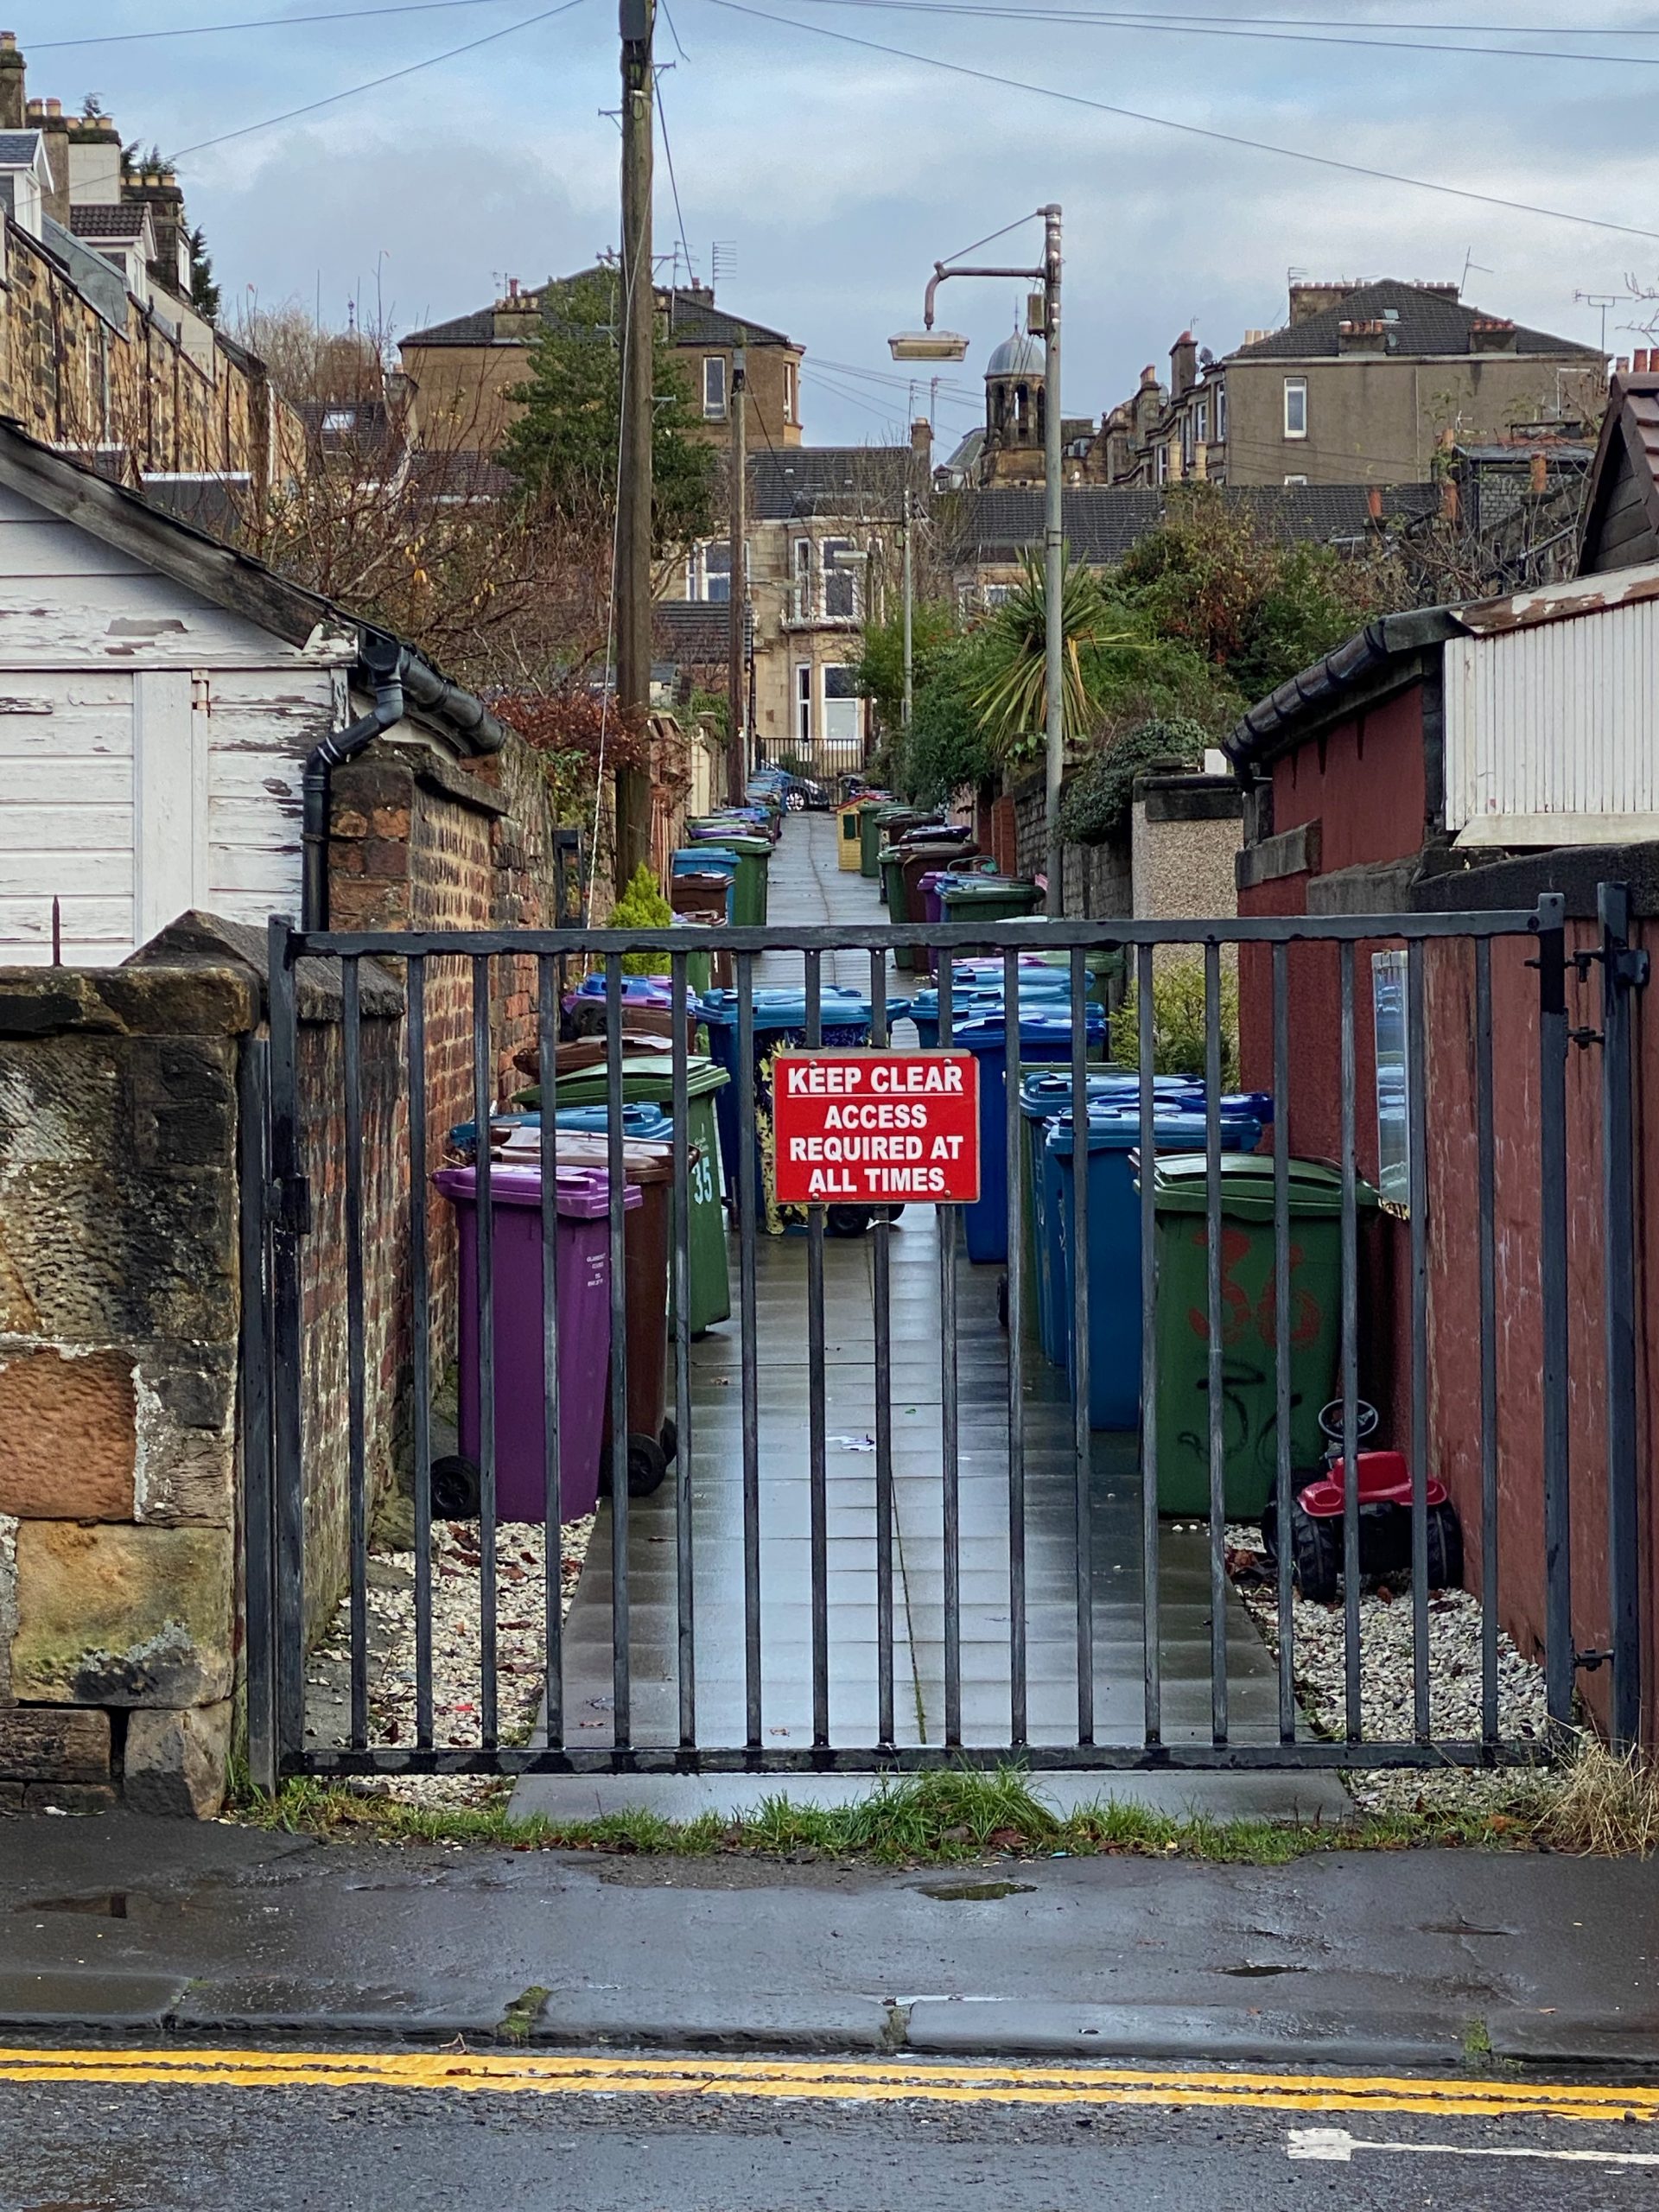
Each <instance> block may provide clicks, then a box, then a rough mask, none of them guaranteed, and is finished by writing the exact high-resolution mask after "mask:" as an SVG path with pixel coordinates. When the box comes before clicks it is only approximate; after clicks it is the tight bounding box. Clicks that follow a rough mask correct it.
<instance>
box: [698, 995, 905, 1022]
mask: <svg viewBox="0 0 1659 2212" xmlns="http://www.w3.org/2000/svg"><path fill="white" fill-rule="evenodd" d="M818 1005H819V1013H820V1015H821V1017H822V1020H823V1025H824V1027H826V1028H831V1027H835V1028H851V1027H857V1026H858V1025H859V1024H860V1023H862V1022H867V1021H868V1020H869V1019H870V1014H871V1007H870V1001H868V998H865V997H864V996H863V995H861V993H859V992H857V991H848V990H840V989H836V988H834V987H833V986H826V987H825V988H824V989H823V991H822V992H821V993H820V995H819V1001H818ZM696 1010H697V1012H698V1014H700V1015H702V1018H703V1020H706V1021H718V1022H720V1023H721V1024H723V1025H726V1026H728V1027H729V1026H734V1024H735V1023H736V1020H737V993H736V992H735V991H734V990H715V991H705V992H704V993H703V995H702V997H701V998H700V999H699V1000H698V1001H697V1005H696ZM909 1011H910V1001H909V1000H908V999H902V998H899V999H895V998H890V999H889V1000H888V1001H887V1019H888V1020H889V1021H896V1020H898V1019H899V1015H900V1014H908V1013H909ZM805 1024H806V993H805V992H804V990H800V991H797V990H787V989H775V990H759V991H756V992H755V994H754V1026H755V1027H756V1028H757V1029H800V1028H804V1027H805Z"/></svg>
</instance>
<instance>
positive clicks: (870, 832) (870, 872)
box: [858, 798, 893, 883]
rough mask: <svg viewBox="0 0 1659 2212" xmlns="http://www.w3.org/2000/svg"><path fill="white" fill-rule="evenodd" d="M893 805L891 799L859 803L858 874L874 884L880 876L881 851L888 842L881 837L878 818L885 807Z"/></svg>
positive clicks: (864, 799) (862, 800) (875, 799)
mask: <svg viewBox="0 0 1659 2212" xmlns="http://www.w3.org/2000/svg"><path fill="white" fill-rule="evenodd" d="M892 804H893V801H892V800H891V799H890V798H861V799H860V801H859V802H858V846H859V854H858V872H859V874H861V875H865V876H868V878H869V880H870V881H871V882H872V883H874V881H875V880H877V878H878V877H879V876H880V872H881V869H880V851H881V848H882V846H883V845H884V844H886V842H887V839H886V838H885V837H884V836H882V835H881V832H880V826H879V822H878V817H879V816H880V813H881V810H882V809H883V808H884V807H888V806H891V805H892Z"/></svg>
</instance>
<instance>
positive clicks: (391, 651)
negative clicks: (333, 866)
mask: <svg viewBox="0 0 1659 2212" xmlns="http://www.w3.org/2000/svg"><path fill="white" fill-rule="evenodd" d="M408 663H409V652H408V649H407V647H405V646H404V645H399V644H398V643H397V639H395V638H386V637H382V636H379V635H378V634H376V633H375V632H368V633H367V634H366V635H365V637H364V639H363V640H362V643H361V645H359V649H358V665H359V668H360V669H361V670H362V671H364V673H365V675H366V676H367V677H368V678H369V681H370V682H371V683H372V684H373V686H374V704H373V706H372V707H371V708H370V709H369V711H368V713H367V714H366V715H359V716H358V718H357V720H356V721H354V722H348V723H347V725H346V728H344V729H337V730H331V731H330V732H329V734H328V735H327V737H325V738H324V739H323V741H322V742H321V745H318V746H316V747H314V748H313V750H312V751H311V752H310V753H308V754H307V756H306V762H305V766H304V769H303V770H302V772H301V776H300V793H301V817H300V821H301V829H300V837H301V844H302V851H303V870H304V872H303V877H302V889H301V894H300V927H301V928H302V930H326V929H327V926H328V786H329V781H330V779H331V778H332V776H333V774H334V770H335V769H336V768H337V767H338V766H340V762H341V761H342V760H350V759H351V757H352V755H353V753H360V752H361V751H362V750H363V748H364V747H365V745H367V744H369V743H370V742H371V741H372V740H373V739H375V738H377V737H378V736H379V735H380V734H381V732H382V731H383V730H388V729H390V728H391V727H392V725H393V724H394V723H396V722H400V721H402V720H403V718H404V670H405V668H406V667H407V665H408Z"/></svg>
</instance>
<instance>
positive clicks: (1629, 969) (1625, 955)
mask: <svg viewBox="0 0 1659 2212" xmlns="http://www.w3.org/2000/svg"><path fill="white" fill-rule="evenodd" d="M1528 964H1529V966H1530V965H1532V964H1533V963H1530V962H1529V963H1528ZM1603 964H1605V965H1606V967H1607V970H1608V973H1609V975H1610V976H1611V977H1612V980H1613V981H1614V982H1616V983H1622V984H1623V985H1624V988H1625V989H1626V990H1629V991H1641V990H1645V989H1646V988H1647V985H1648V970H1649V960H1648V956H1647V953H1646V951H1645V950H1643V947H1642V946H1641V945H1639V944H1619V945H1613V946H1610V947H1608V948H1607V949H1606V950H1603V951H1600V952H1575V953H1573V956H1572V959H1571V965H1572V966H1573V967H1574V968H1576V969H1578V971H1579V980H1580V982H1586V981H1587V980H1588V977H1589V974H1590V970H1591V969H1592V968H1595V967H1599V966H1601V965H1603Z"/></svg>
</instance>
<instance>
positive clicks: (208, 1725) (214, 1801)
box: [122, 1698, 232, 1821]
mask: <svg viewBox="0 0 1659 2212" xmlns="http://www.w3.org/2000/svg"><path fill="white" fill-rule="evenodd" d="M231 1712H232V1707H231V1701H230V1700H229V1699H228V1698H225V1699H221V1700H219V1703H218V1704H216V1705H199V1706H190V1707H185V1708H184V1709H183V1710H182V1711H181V1712H176V1713H168V1712H161V1711H156V1710H151V1711H147V1712H142V1713H134V1714H133V1716H132V1718H131V1719H130V1721H129V1722H128V1724H127V1747H126V1756H125V1759H124V1764H123V1769H122V1773H123V1780H124V1784H125V1790H124V1795H125V1797H126V1802H127V1803H128V1805H129V1806H130V1808H131V1809H132V1810H133V1811H134V1812H137V1813H156V1814H160V1815H163V1816H164V1817H166V1818H168V1819H171V1820H181V1821H210V1820H212V1819H213V1815H214V1814H215V1813H217V1812H218V1811H219V1808H220V1806H222V1805H223V1803H224V1802H225V1789H226V1772H227V1770H228V1768H229V1764H230V1757H231Z"/></svg>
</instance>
